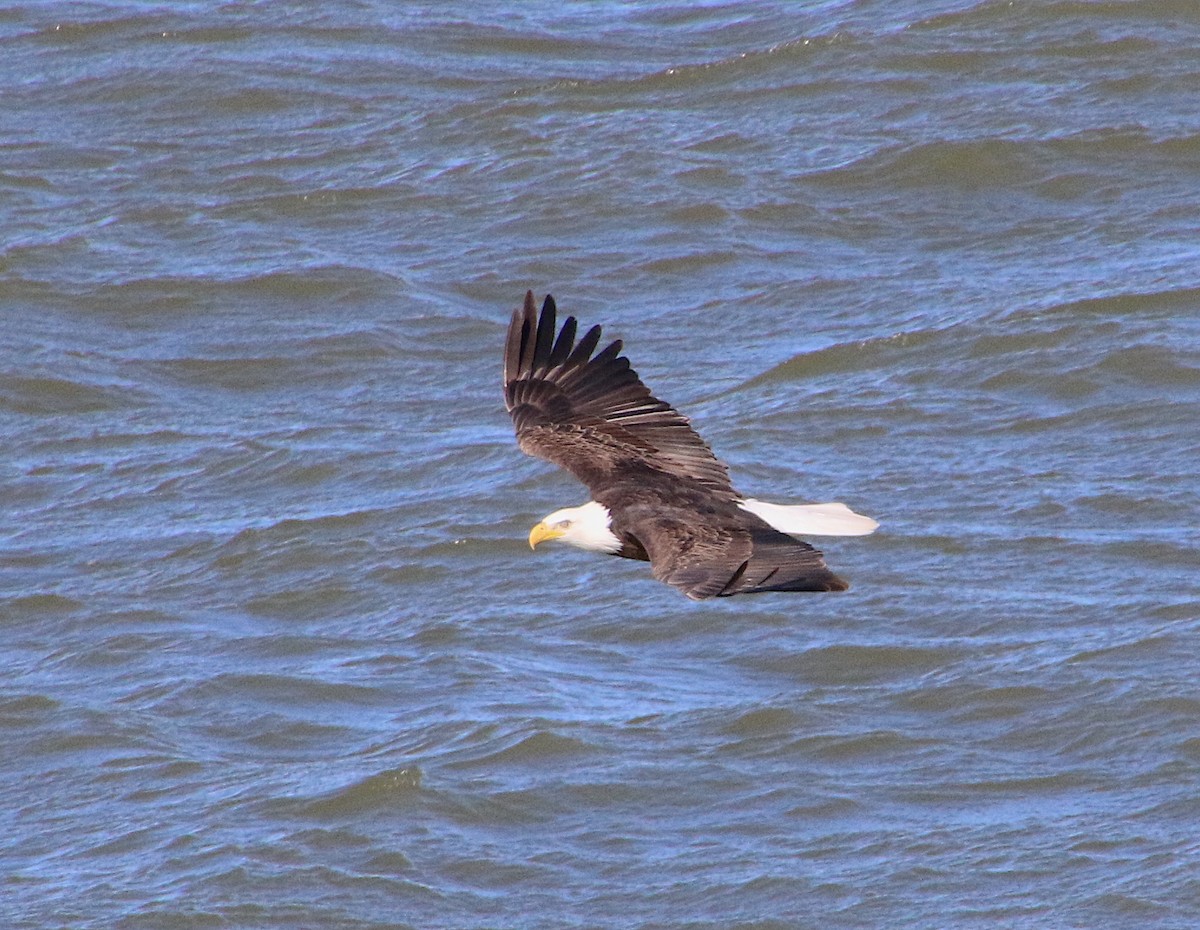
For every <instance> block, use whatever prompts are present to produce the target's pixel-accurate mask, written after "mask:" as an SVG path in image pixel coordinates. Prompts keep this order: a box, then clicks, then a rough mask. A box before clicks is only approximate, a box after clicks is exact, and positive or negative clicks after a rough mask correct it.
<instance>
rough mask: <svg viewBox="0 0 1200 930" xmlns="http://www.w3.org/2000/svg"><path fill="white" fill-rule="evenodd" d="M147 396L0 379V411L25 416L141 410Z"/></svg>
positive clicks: (80, 384)
mask: <svg viewBox="0 0 1200 930" xmlns="http://www.w3.org/2000/svg"><path fill="white" fill-rule="evenodd" d="M144 401H145V395H143V394H142V392H141V391H139V390H136V389H134V390H129V389H122V388H121V387H119V386H116V385H101V384H96V383H93V382H85V381H76V380H72V379H69V378H60V377H53V376H48V375H42V376H22V375H15V374H9V375H7V376H4V377H2V378H0V409H4V410H8V411H10V412H12V413H18V414H23V415H26V416H38V417H57V416H70V415H73V414H74V415H82V414H97V413H104V412H110V411H113V410H116V409H119V408H121V407H127V406H140V405H142V404H143V403H144Z"/></svg>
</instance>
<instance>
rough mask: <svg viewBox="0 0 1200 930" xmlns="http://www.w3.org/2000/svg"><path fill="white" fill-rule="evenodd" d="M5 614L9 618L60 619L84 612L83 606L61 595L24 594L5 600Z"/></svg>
mask: <svg viewBox="0 0 1200 930" xmlns="http://www.w3.org/2000/svg"><path fill="white" fill-rule="evenodd" d="M3 604H4V610H5V613H6V614H8V615H9V617H11V618H16V619H19V618H21V617H26V618H31V617H44V616H53V617H61V616H64V615H69V614H73V613H78V612H79V611H82V610H84V608H85V604H84V603H83V602H82V601H79V600H76V599H75V598H71V597H67V596H65V595H62V594H26V595H20V596H18V597H9V598H5V599H4V601H3Z"/></svg>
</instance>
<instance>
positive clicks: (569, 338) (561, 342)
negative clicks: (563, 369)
mask: <svg viewBox="0 0 1200 930" xmlns="http://www.w3.org/2000/svg"><path fill="white" fill-rule="evenodd" d="M574 345H575V317H573V316H569V317H567V318H566V319H565V320H564V321H563V325H562V330H561V331H560V332H559V334H558V341H557V342H555V343H554V348H553V349H552V350H551V352H550V367H551V368H556V367H557V366H559V365H561V364H562V363H563V362H565V361H566V360H567V356H569V355H570V354H571V349H572V347H574Z"/></svg>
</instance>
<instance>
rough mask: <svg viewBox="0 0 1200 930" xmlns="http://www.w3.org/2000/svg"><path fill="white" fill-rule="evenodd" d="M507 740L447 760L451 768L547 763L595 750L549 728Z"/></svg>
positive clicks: (593, 747)
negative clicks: (501, 743)
mask: <svg viewBox="0 0 1200 930" xmlns="http://www.w3.org/2000/svg"><path fill="white" fill-rule="evenodd" d="M501 742H504V743H507V745H503V746H501V747H500V748H496V749H489V751H487V752H485V753H484V754H483V755H478V756H474V757H472V758H470V759H462V760H458V761H454V762H447V763H444V764H446V765H448V766H449V767H452V768H465V769H492V768H494V767H497V766H507V765H515V766H537V767H540V766H546V765H549V764H551V763H554V764H557V763H558V762H559V760H563V759H570V758H582V757H585V756H589V755H592V754H593V753H594V752H596V748H597V747H595V746H592V745H590V744H589V743H587V742H585V741H583V740H581V739H579V738H577V737H573V736H563V735H561V734H558V733H554V732H552V731H549V730H539V731H537V732H535V733H531V734H528V735H526V736H523V737H520V738H519V739H517V740H515V741H513V740H512V739H511V738H503V739H502V740H501Z"/></svg>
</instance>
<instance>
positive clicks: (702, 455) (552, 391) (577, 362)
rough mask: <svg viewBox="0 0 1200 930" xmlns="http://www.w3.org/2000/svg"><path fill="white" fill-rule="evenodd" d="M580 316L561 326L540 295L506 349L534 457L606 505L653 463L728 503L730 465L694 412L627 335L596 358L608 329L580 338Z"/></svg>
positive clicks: (507, 375)
mask: <svg viewBox="0 0 1200 930" xmlns="http://www.w3.org/2000/svg"><path fill="white" fill-rule="evenodd" d="M575 333H576V325H575V318H574V317H567V319H566V320H565V321H564V322H563V325H562V329H561V330H559V331H557V333H556V312H555V305H554V298H553V297H550V296H549V295H547V297H546V300H545V302H544V303H543V304H542V312H541V314H540V315H539V314H538V312H537V307H536V305H535V304H534V301H533V292H532V291H530V292H528V293H527V294H526V295H525V305H524V307H523V308H522V309H520V310H516V311H514V312H513V317H512V323H511V324H509V327H508V341H507V344H506V346H505V350H504V400H505V405H506V406H507V407H508V411H509V413H510V414H511V415H512V418H513V425H514V426H515V427H516V431H517V443H518V445H520V447H521V450H522V451H523V452H525V453H527V454H528V455H533V456H537V457H538V458H542V459H546V460H547V461H549V462H553V463H554V464H555V465H559V466H561V467H562V468H565V469H566V470H567V471H569V472H570V473H571V474H573V475H574V476H575V477H576V478H578V479H579V480H580V481H582V482H583V483H584V484H586V485H587V486H588V489H589V490H590V491H591V492H592V496H593V497H594V498H595V499H596V500H598V501H600V502H601V503H606V501H605V497H606V496H607V493H606V492H608V491H610V490H611V489H612V488H613V486H614V484H615V483H617V482H620V481H623V480H629V479H631V478H636V476H637V475H638V474H639V473H644V471H645V470H646V469H650V470H652V471H654V472H659V473H661V474H664V475H668V476H671V477H675V478H684V479H691V480H692V481H694V482H696V483H698V484H699V485H701V486H702V487H704V488H705V489H706V490H708V491H709V492H710V493H712V494H714V495H716V496H718V497H719V498H721V499H723V500H733V499H734V497H735V494H734V491H733V488H732V486H731V485H730V483H729V472H728V471H727V470H726V468H725V465H724V464H722V463H721V462H720V461H719V460H718V459H717V457H716V456H715V455H713V453H712V450H711V449H709V447H708V446H707V445H706V444H705V442H704V440H703V439H701V438H700V437H699V436H698V435H697V434H696V431H695V430H693V429H692V427H691V425H690V424H689V423H688V420H687V418H686V417H685V416H683V415H682V414H680V413H679V412H678V411H676V410H675V409H674V408H673V407H671V405H670V404H667V403H665V402H663V401H661V400H659V399H658V398H656V397H654V396H653V395H652V394H651V393H650V391H649V389H648V388H647V387H646V386H645V385H644V384H642V382H641V380H640V379H639V378H638V376H637V372H635V371H634V370H633V369H632V368H631V367H630V365H629V359H627V358H626V357H625V356H623V355H621V354H620V352H621V341H620V340H619V339H618V340H616V341H615V342H613V343H610V344H609V345H608V347H607V348H605V349H603V350H601V351H600V352H599V353H597V354H596V355H595V356H593V355H592V353H593V352H595V350H596V346H597V345H598V344H599V342H600V327H599V326H593V327H592V328H591V329H590V330H588V331H587V333H585V334H584V336H583V338H582V339H580V340H579V341H578V342H576V340H575Z"/></svg>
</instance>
